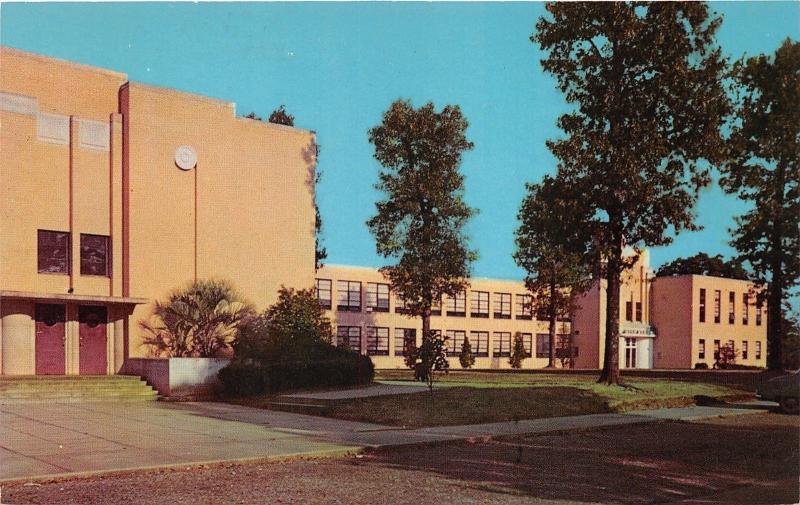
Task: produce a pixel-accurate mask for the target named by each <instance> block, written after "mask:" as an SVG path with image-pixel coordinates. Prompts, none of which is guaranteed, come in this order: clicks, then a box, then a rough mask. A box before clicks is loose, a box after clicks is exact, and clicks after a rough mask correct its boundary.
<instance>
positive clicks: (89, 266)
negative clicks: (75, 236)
mask: <svg viewBox="0 0 800 505" xmlns="http://www.w3.org/2000/svg"><path fill="white" fill-rule="evenodd" d="M109 242H110V240H109V238H108V237H107V236H105V235H88V234H86V233H81V275H101V276H104V277H108V276H110V275H111V261H109V259H110V258H109V254H108V252H109V247H108V245H109Z"/></svg>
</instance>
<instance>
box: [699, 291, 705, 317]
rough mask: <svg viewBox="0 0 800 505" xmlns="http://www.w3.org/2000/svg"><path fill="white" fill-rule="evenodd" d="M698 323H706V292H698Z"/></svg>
mask: <svg viewBox="0 0 800 505" xmlns="http://www.w3.org/2000/svg"><path fill="white" fill-rule="evenodd" d="M700 322H701V323H705V322H706V290H705V289H701V290H700Z"/></svg>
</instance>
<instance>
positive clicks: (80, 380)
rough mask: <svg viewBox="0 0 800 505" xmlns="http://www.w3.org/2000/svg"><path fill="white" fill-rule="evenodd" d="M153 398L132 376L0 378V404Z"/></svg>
mask: <svg viewBox="0 0 800 505" xmlns="http://www.w3.org/2000/svg"><path fill="white" fill-rule="evenodd" d="M156 399H158V393H157V392H156V391H155V390H153V388H152V387H150V386H149V385H147V383H146V382H144V381H142V380H141V379H140V378H139V377H132V376H122V375H103V376H36V377H22V376H12V377H2V378H0V403H25V402H44V401H53V402H64V401H67V402H76V401H121V400H126V401H128V400H130V401H146V400H156Z"/></svg>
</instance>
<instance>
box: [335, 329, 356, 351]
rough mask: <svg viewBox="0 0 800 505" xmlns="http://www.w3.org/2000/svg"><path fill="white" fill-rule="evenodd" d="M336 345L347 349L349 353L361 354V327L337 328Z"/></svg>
mask: <svg viewBox="0 0 800 505" xmlns="http://www.w3.org/2000/svg"><path fill="white" fill-rule="evenodd" d="M336 345H337V346H339V347H347V348H349V349H350V350H351V351H355V352H357V353H360V352H361V327H360V326H339V327H338V328H337V329H336Z"/></svg>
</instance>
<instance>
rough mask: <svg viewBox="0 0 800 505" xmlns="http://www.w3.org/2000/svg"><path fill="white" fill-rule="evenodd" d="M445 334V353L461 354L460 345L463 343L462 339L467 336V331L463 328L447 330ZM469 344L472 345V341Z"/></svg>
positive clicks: (450, 354)
mask: <svg viewBox="0 0 800 505" xmlns="http://www.w3.org/2000/svg"><path fill="white" fill-rule="evenodd" d="M445 335H447V341H446V342H445V346H446V347H447V355H448V356H458V355H459V354H461V346H462V345H464V339H465V338H467V332H465V331H464V330H447V331H446V332H445ZM470 345H472V342H470ZM473 352H474V350H473Z"/></svg>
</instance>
